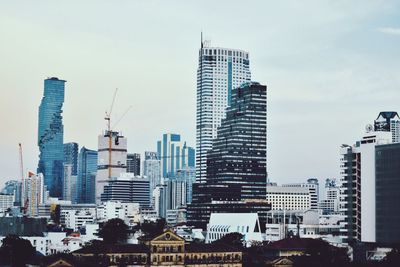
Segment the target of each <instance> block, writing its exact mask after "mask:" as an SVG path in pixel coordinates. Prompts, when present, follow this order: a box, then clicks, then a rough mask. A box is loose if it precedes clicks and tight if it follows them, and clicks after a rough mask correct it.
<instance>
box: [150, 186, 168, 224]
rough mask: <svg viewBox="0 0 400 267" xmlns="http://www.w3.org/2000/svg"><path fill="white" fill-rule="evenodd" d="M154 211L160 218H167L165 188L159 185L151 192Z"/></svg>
mask: <svg viewBox="0 0 400 267" xmlns="http://www.w3.org/2000/svg"><path fill="white" fill-rule="evenodd" d="M153 198H154V210H155V211H156V213H157V216H158V217H160V218H166V216H167V186H166V185H165V184H159V185H157V186H156V188H155V189H154V190H153Z"/></svg>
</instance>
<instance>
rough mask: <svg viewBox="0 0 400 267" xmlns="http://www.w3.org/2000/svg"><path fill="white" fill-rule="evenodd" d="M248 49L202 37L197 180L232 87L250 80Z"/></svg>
mask: <svg viewBox="0 0 400 267" xmlns="http://www.w3.org/2000/svg"><path fill="white" fill-rule="evenodd" d="M250 80H251V74H250V61H249V53H248V52H246V51H243V50H239V49H227V48H221V47H211V46H210V45H209V43H208V42H203V40H202V41H201V47H200V49H199V65H198V68H197V109H196V114H197V115H196V117H197V119H196V150H197V153H196V180H197V182H199V183H203V182H205V181H206V178H207V152H208V151H209V150H210V149H211V148H212V142H213V140H214V139H215V138H216V137H217V130H218V127H219V126H220V125H221V120H222V119H223V118H225V111H226V108H227V107H229V106H230V105H231V102H232V95H233V90H234V89H235V88H237V87H239V86H240V85H242V84H243V83H246V82H250Z"/></svg>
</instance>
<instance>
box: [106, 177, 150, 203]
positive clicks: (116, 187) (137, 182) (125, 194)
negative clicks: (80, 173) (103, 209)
mask: <svg viewBox="0 0 400 267" xmlns="http://www.w3.org/2000/svg"><path fill="white" fill-rule="evenodd" d="M109 200H118V201H121V202H128V203H139V205H140V207H149V206H150V183H149V179H145V178H128V179H115V180H110V181H109V182H108V184H107V185H105V186H104V193H102V194H101V201H102V202H103V201H109Z"/></svg>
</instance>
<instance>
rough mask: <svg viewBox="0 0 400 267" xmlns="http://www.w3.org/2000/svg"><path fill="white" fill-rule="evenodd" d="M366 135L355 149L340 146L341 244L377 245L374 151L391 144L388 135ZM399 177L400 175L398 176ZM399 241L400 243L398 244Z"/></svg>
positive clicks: (389, 135)
mask: <svg viewBox="0 0 400 267" xmlns="http://www.w3.org/2000/svg"><path fill="white" fill-rule="evenodd" d="M371 130H372V129H369V132H367V133H366V134H365V136H364V137H363V138H362V139H361V140H360V141H357V142H356V144H355V145H353V146H349V145H342V146H341V151H340V154H341V158H340V168H341V171H340V173H341V180H340V182H341V185H340V205H339V209H340V213H341V215H343V217H344V220H343V221H342V222H341V223H340V225H341V226H342V227H341V229H340V231H341V234H342V239H343V242H345V243H348V242H352V241H355V240H358V241H361V242H376V214H377V211H380V210H381V209H383V210H385V207H378V206H377V201H376V196H377V195H376V187H377V185H376V182H377V181H376V171H378V169H376V168H375V166H376V147H377V146H378V145H383V144H388V143H390V142H391V140H392V135H391V133H390V132H379V131H378V132H372V131H371ZM398 175H400V174H398ZM399 241H400V240H399Z"/></svg>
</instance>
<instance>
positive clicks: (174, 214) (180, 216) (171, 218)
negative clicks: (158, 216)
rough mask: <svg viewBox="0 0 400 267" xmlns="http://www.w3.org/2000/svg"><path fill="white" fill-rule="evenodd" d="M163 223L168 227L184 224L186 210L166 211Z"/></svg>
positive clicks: (181, 208)
mask: <svg viewBox="0 0 400 267" xmlns="http://www.w3.org/2000/svg"><path fill="white" fill-rule="evenodd" d="M165 221H166V223H167V224H168V225H177V224H184V223H186V208H184V207H180V208H177V209H167V212H166V216H165Z"/></svg>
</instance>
